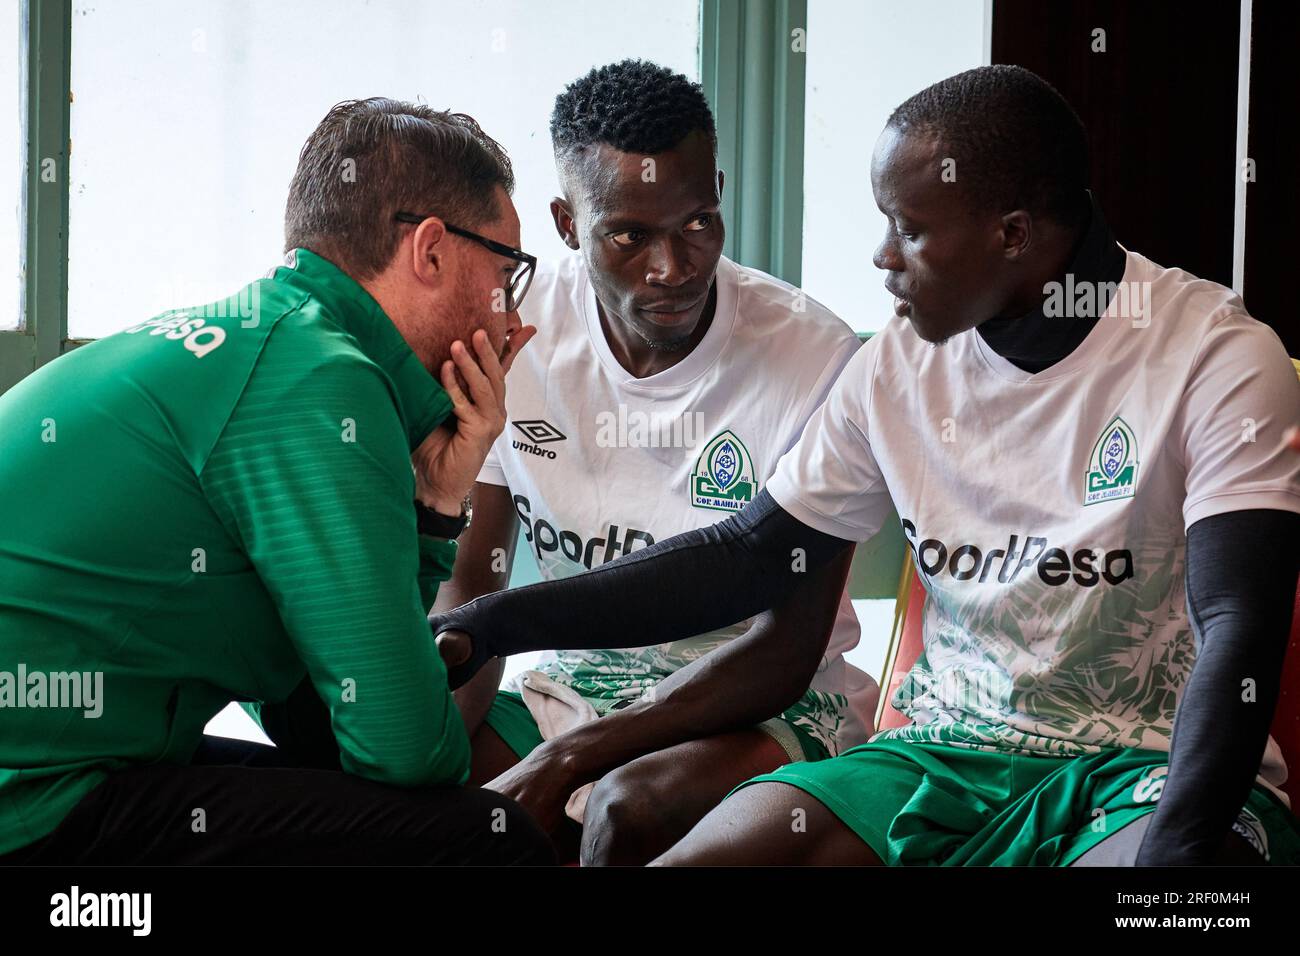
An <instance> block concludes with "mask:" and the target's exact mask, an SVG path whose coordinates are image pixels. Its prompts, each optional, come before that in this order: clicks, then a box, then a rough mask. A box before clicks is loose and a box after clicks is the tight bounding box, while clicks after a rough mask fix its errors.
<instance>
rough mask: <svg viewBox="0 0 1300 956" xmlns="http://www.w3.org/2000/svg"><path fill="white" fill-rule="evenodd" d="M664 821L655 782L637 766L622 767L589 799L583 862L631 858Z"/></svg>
mask: <svg viewBox="0 0 1300 956" xmlns="http://www.w3.org/2000/svg"><path fill="white" fill-rule="evenodd" d="M664 822H665V821H664V819H663V810H662V801H661V800H660V799H659V797H658V794H657V787H656V781H655V780H654V779H653V778H652V776H651V775H650V774H647V773H646V772H644V771H643V770H641V769H640V768H637V767H635V766H629V767H620V768H619V769H617V770H614V771H612V772H611V773H608V774H606V775H605V776H604V777H602V778H601V780H600V782H599V783H597V784H596V786H595V787H594V788H593V789H592V791H591V795H590V796H589V797H588V798H587V809H586V813H585V814H584V816H583V822H582V829H583V839H582V862H583V863H584V864H586V865H600V864H605V863H618V862H623V861H627V860H630V859H632V858H634V857H635V856H636V854H637V853H638V851H639V848H640V847H642V846H645V845H646V844H647V843H649V842H651V840H652V837H653V834H654V832H655V831H656V829H657V828H659V827H660V826H661V825H662V824H663V823H664Z"/></svg>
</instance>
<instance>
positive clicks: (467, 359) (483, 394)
mask: <svg viewBox="0 0 1300 956" xmlns="http://www.w3.org/2000/svg"><path fill="white" fill-rule="evenodd" d="M475 334H477V333H475ZM484 334H486V333H484ZM451 360H452V361H453V362H455V363H456V368H457V369H459V370H460V374H461V375H463V376H465V382H466V383H467V384H468V385H469V398H470V401H471V402H473V403H474V405H475V406H476V407H478V408H481V409H487V408H491V407H492V405H493V404H494V403H495V402H496V393H495V392H493V391H492V383H491V382H489V381H488V379H487V376H486V375H484V374H483V370H482V369H481V368H479V366H478V362H476V361H475V360H474V356H473V354H472V353H471V352H470V350H469V349H467V348H466V347H465V343H464V342H455V343H453V344H452V346H451Z"/></svg>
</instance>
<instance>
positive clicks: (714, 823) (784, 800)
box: [651, 781, 881, 866]
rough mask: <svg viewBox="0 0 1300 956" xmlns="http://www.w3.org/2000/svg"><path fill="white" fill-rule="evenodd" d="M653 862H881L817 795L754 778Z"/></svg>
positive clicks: (724, 863)
mask: <svg viewBox="0 0 1300 956" xmlns="http://www.w3.org/2000/svg"><path fill="white" fill-rule="evenodd" d="M651 865H652V866H766V865H779V866H880V865H881V861H880V858H879V857H878V856H876V854H875V853H874V852H873V851H872V849H871V847H869V846H867V844H866V843H865V842H864V841H863V840H862V838H861V837H859V836H858V835H857V834H856V833H854V832H853V831H852V830H850V829H849V828H848V827H847V826H846V825H845V824H844V823H843V821H841V820H840V818H839V817H837V816H835V814H833V813H831V811H830V810H828V809H826V806H825V805H824V804H823V803H822V802H821V801H820V800H818V799H817V798H815V797H814V796H812V795H811V794H810V793H807V792H806V791H804V790H800V789H799V788H798V787H793V786H791V785H789V784H785V783H775V782H772V781H767V782H764V783H756V784H754V785H752V786H749V787H746V788H745V789H743V790H741V791H739V792H738V793H736V794H735V795H734V796H732V797H730V798H729V799H727V800H725V801H723V802H722V804H721V805H719V806H718V807H717V808H716V809H715V810H714V811H713V812H712V813H710V814H709V815H708V816H706V817H705V818H704V819H703V820H701V821H700V822H699V823H698V824H697V825H696V826H695V828H694V829H693V830H691V832H690V833H688V834H687V835H686V837H685V839H683V840H682V841H681V842H679V843H678V844H677V845H676V846H674V847H673V848H672V849H671V850H669V851H668V852H667V853H665V854H663V856H661V857H659V858H658V859H657V860H655V861H654V862H653V863H652V864H651Z"/></svg>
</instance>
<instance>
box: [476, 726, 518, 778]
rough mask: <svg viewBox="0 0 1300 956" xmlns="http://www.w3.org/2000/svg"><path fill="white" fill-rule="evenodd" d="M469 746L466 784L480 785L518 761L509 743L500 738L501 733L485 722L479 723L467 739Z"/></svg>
mask: <svg viewBox="0 0 1300 956" xmlns="http://www.w3.org/2000/svg"><path fill="white" fill-rule="evenodd" d="M469 746H470V762H469V781H468V783H467V784H466V785H467V786H470V787H481V786H483V784H485V783H487V782H488V781H489V780H493V779H495V778H497V777H499V776H500V775H501V774H503V773H505V772H506V771H507V770H509V769H510V768H511V767H513V766H514V765H515V764H517V763H519V758H518V757H517V756H516V755H515V752H514V751H513V750H511V749H510V746H509V744H507V743H506V742H505V741H504V740H502V739H501V735H500V734H498V733H497V732H496V731H495V730H493V729H492V728H491V727H489V726H488V725H487V724H486V723H482V724H479V727H478V730H476V731H474V734H473V736H472V737H470V739H469Z"/></svg>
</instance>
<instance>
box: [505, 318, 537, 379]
mask: <svg viewBox="0 0 1300 956" xmlns="http://www.w3.org/2000/svg"><path fill="white" fill-rule="evenodd" d="M536 334H537V326H535V325H525V326H524V327H523V328H522V329H520V330H519V331H518V332H516V333H515V334H514V335H512V336H510V340H509V341H508V342H507V343H506V351H505V355H503V356H502V357H501V369H502V371H504V372H507V373H508V372H509V371H510V366H512V365H514V364H515V358H516V357H517V356H518V355H519V353H520V351H522V350H523V347H524V346H525V345H527V344H528V340H529V339H531V338H532V337H533V336H534V335H536Z"/></svg>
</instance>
